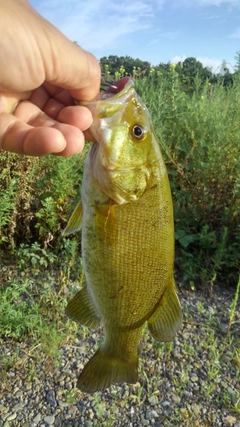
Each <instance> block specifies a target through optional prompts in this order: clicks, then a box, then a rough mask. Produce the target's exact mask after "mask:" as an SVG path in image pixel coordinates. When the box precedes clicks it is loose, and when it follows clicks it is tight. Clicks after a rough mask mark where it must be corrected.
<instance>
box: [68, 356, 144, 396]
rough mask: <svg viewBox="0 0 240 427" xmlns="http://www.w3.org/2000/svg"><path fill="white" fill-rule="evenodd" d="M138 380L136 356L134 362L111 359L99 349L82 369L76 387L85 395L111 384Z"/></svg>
mask: <svg viewBox="0 0 240 427" xmlns="http://www.w3.org/2000/svg"><path fill="white" fill-rule="evenodd" d="M137 378H138V355H136V360H135V361H132V360H131V361H128V360H123V359H120V358H118V357H113V356H111V355H109V354H107V352H106V351H104V352H103V351H102V349H101V348H99V349H98V351H97V352H96V353H95V354H94V356H93V357H92V359H90V361H89V362H88V363H87V365H86V366H85V368H84V369H83V371H82V373H81V375H80V377H79V379H78V382H77V387H78V388H79V389H80V390H82V391H84V392H87V393H94V392H95V391H99V390H102V389H104V388H106V387H109V386H110V385H111V384H115V383H121V382H127V383H135V382H137Z"/></svg>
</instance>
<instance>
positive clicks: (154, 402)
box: [148, 394, 158, 406]
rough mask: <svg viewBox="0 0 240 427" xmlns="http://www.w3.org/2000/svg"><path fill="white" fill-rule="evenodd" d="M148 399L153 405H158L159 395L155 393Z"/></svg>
mask: <svg viewBox="0 0 240 427" xmlns="http://www.w3.org/2000/svg"><path fill="white" fill-rule="evenodd" d="M148 401H149V403H150V404H151V405H153V406H154V405H157V403H158V397H157V396H156V395H155V394H154V395H153V396H150V397H149V399H148Z"/></svg>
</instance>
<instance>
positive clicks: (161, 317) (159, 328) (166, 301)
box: [148, 279, 182, 341]
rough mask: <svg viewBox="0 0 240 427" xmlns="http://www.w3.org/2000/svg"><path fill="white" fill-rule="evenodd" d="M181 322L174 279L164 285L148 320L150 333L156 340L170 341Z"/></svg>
mask: <svg viewBox="0 0 240 427" xmlns="http://www.w3.org/2000/svg"><path fill="white" fill-rule="evenodd" d="M181 324H182V311H181V306H180V303H179V300H178V297H177V293H176V288H175V283H174V279H172V282H171V283H170V284H169V285H168V286H167V287H166V290H165V292H164V294H163V296H162V298H161V300H160V301H159V305H158V306H157V309H156V310H155V312H154V313H153V315H152V316H151V317H150V319H149V320H148V327H149V331H150V333H151V335H152V336H153V338H155V339H156V340H157V341H172V340H173V338H174V337H175V335H176V333H177V331H178V330H179V328H180V326H181Z"/></svg>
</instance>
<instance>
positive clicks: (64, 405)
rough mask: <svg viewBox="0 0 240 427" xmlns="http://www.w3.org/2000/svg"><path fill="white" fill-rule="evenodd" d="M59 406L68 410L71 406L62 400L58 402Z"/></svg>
mask: <svg viewBox="0 0 240 427" xmlns="http://www.w3.org/2000/svg"><path fill="white" fill-rule="evenodd" d="M58 406H61V407H62V408H66V407H67V406H69V404H68V403H67V402H63V401H62V400H60V399H59V400H58Z"/></svg>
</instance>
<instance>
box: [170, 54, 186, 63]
mask: <svg viewBox="0 0 240 427" xmlns="http://www.w3.org/2000/svg"><path fill="white" fill-rule="evenodd" d="M186 58H187V55H182V56H179V55H176V56H174V58H172V59H171V61H170V62H171V63H172V64H177V63H178V62H183V61H185V59H186Z"/></svg>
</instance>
